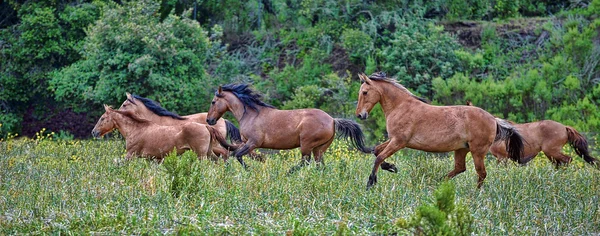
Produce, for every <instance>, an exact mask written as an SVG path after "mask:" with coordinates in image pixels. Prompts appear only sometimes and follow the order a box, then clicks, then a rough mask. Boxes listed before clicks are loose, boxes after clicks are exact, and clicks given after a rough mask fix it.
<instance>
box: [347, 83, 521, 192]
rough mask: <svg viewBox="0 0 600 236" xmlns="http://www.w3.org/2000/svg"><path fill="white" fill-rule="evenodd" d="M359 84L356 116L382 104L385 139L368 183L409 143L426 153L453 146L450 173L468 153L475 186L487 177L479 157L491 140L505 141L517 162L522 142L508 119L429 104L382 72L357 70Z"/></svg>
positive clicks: (377, 150) (462, 165) (461, 166)
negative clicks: (384, 120)
mask: <svg viewBox="0 0 600 236" xmlns="http://www.w3.org/2000/svg"><path fill="white" fill-rule="evenodd" d="M359 77H360V79H361V82H362V85H361V87H360V90H359V94H358V104H357V107H356V115H357V116H358V118H360V119H366V118H367V117H368V114H369V112H370V111H371V109H373V107H374V106H375V104H377V103H381V107H382V108H383V112H384V114H385V119H386V128H387V131H388V135H389V137H390V139H389V140H388V141H386V142H384V143H382V144H380V145H379V146H377V147H375V152H374V154H375V156H377V158H376V159H375V163H374V165H373V170H372V171H371V175H370V176H369V180H368V182H367V187H368V188H369V187H371V186H373V185H374V184H375V183H377V169H378V168H379V165H380V164H381V163H382V162H383V161H384V160H385V159H386V158H388V157H390V156H391V155H392V154H394V153H395V152H396V151H398V150H400V149H402V148H405V147H408V148H412V149H417V150H423V151H427V152H449V151H454V170H452V171H451V172H450V173H448V175H447V178H452V177H454V176H456V175H457V174H459V173H462V172H464V171H465V170H466V166H465V157H466V155H467V153H468V152H471V154H472V155H473V161H474V163H475V170H476V171H477V174H478V176H479V180H478V181H477V187H478V188H479V187H481V185H482V184H483V180H484V179H485V177H486V175H487V174H486V171H485V164H484V157H485V154H486V153H487V152H488V150H489V148H490V146H491V145H492V143H493V142H494V141H495V140H504V141H505V142H506V144H507V147H508V148H507V152H508V153H509V157H510V158H511V159H514V160H518V161H520V158H519V157H520V156H521V153H522V152H523V142H522V140H521V136H520V135H519V133H518V132H517V130H516V129H515V128H514V127H512V126H511V125H510V124H509V123H508V122H505V121H503V120H500V119H496V118H495V117H494V116H493V115H491V114H490V113H488V112H486V111H484V110H482V109H480V108H477V107H469V106H433V105H430V104H427V103H426V102H425V101H424V99H422V98H419V97H417V96H415V95H413V94H412V93H411V92H410V91H408V90H407V89H406V88H404V86H402V85H400V84H399V83H397V82H396V81H395V80H393V79H389V78H387V77H386V76H385V74H384V73H375V74H373V75H372V76H371V77H368V76H366V75H365V74H359Z"/></svg>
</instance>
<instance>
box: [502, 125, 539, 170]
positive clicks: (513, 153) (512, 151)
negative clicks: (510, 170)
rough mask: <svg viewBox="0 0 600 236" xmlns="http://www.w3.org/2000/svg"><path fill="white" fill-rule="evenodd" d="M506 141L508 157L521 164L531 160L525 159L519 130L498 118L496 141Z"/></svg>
mask: <svg viewBox="0 0 600 236" xmlns="http://www.w3.org/2000/svg"><path fill="white" fill-rule="evenodd" d="M497 140H504V143H505V144H506V152H507V153H508V157H509V158H510V159H512V160H513V161H516V162H518V163H519V164H525V163H527V162H528V161H529V160H531V159H529V160H525V159H524V158H522V157H523V138H522V137H521V134H519V132H518V131H517V129H516V128H515V127H514V126H512V125H511V124H510V123H508V122H507V121H505V120H502V119H499V118H496V138H495V139H494V141H497Z"/></svg>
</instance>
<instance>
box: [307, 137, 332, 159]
mask: <svg viewBox="0 0 600 236" xmlns="http://www.w3.org/2000/svg"><path fill="white" fill-rule="evenodd" d="M333 139H334V138H333V137H332V138H331V139H330V140H328V141H327V142H325V143H324V144H321V145H319V146H317V147H315V148H313V151H312V153H313V156H314V157H315V161H316V162H317V163H319V164H323V162H324V160H323V154H324V153H325V151H327V148H329V146H331V143H332V142H333Z"/></svg>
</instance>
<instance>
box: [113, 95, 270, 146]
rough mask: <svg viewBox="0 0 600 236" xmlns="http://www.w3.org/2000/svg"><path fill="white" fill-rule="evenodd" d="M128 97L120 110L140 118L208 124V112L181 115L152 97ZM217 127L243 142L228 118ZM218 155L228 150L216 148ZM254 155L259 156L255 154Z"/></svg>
mask: <svg viewBox="0 0 600 236" xmlns="http://www.w3.org/2000/svg"><path fill="white" fill-rule="evenodd" d="M126 95H127V99H125V101H123V103H122V104H121V107H120V108H119V111H123V112H131V113H133V114H135V115H136V117H139V118H140V119H145V120H149V121H151V122H153V123H156V124H159V125H183V124H186V123H190V122H197V123H200V124H206V114H207V113H196V114H192V115H187V116H179V115H177V114H176V113H174V112H171V111H169V110H167V109H165V108H163V107H162V106H160V105H159V104H158V103H157V102H155V101H154V100H152V99H149V98H145V97H141V96H138V95H135V94H133V95H132V94H130V93H126ZM214 128H215V129H217V130H218V131H219V133H221V135H222V136H223V137H225V136H229V138H230V139H231V140H232V141H234V142H241V141H242V139H241V137H240V131H239V130H238V128H236V127H235V125H234V124H233V123H231V122H230V121H228V120H226V119H219V120H218V121H217V123H216V124H215V126H214ZM213 151H215V154H216V155H218V156H219V155H220V156H223V157H224V158H227V157H228V156H229V153H228V152H225V153H223V152H222V151H226V149H224V148H218V149H214V150H213ZM251 156H252V157H258V155H256V154H253V155H251Z"/></svg>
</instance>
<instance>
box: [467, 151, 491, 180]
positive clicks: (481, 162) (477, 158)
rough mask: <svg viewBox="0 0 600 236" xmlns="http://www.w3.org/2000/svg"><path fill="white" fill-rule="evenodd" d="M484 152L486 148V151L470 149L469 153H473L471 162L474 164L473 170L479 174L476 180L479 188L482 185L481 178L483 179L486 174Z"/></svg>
mask: <svg viewBox="0 0 600 236" xmlns="http://www.w3.org/2000/svg"><path fill="white" fill-rule="evenodd" d="M486 152H487V149H486V151H480V150H471V155H473V163H474V164H475V171H477V175H478V176H479V179H478V180H477V188H481V186H482V185H483V180H485V177H486V176H487V172H486V171H485V153H486ZM463 161H464V158H463ZM463 165H464V164H463Z"/></svg>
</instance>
